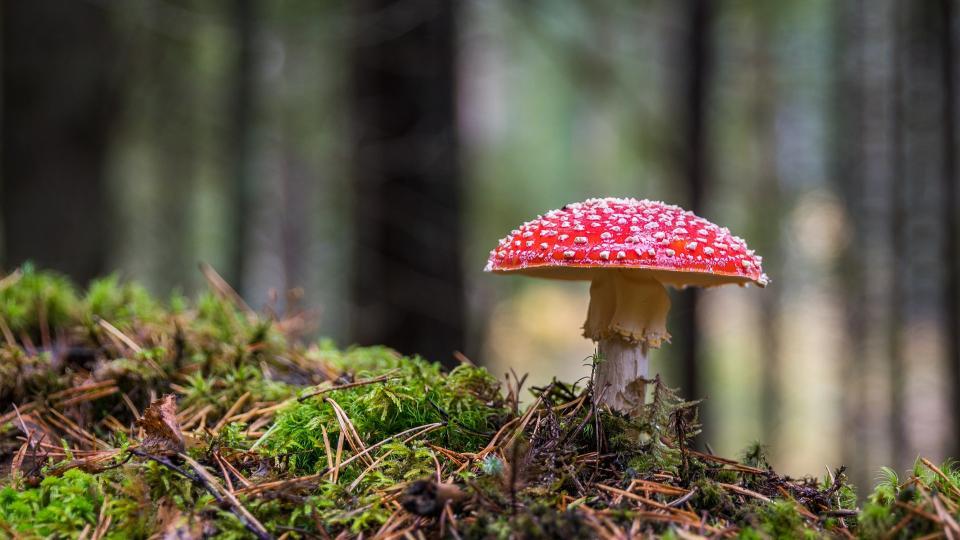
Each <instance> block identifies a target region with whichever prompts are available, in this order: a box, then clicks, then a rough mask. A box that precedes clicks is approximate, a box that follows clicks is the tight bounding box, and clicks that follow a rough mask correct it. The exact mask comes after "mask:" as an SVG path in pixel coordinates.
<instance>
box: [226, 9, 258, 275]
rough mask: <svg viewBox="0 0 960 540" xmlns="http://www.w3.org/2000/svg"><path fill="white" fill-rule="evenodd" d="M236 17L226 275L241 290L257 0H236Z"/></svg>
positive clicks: (249, 206)
mask: <svg viewBox="0 0 960 540" xmlns="http://www.w3.org/2000/svg"><path fill="white" fill-rule="evenodd" d="M231 7H232V13H231V15H232V20H233V30H234V43H235V46H236V51H235V56H234V59H233V61H234V71H233V84H232V85H231V86H230V95H229V96H228V99H229V100H230V101H231V103H232V122H233V126H232V127H233V129H232V132H231V140H230V159H231V163H230V165H229V167H230V168H231V172H232V178H231V185H230V187H229V189H230V190H231V194H232V201H233V204H232V206H233V208H232V209H231V211H232V220H233V222H232V227H231V232H232V235H231V238H233V246H232V253H231V254H230V257H231V264H230V267H229V268H227V269H226V271H225V276H226V278H227V281H229V282H230V284H231V285H233V286H234V287H236V289H237V290H238V291H240V293H241V294H243V293H244V292H246V291H245V289H244V277H245V273H246V271H247V259H246V257H247V254H248V253H247V252H248V250H249V249H250V223H251V221H252V219H253V201H252V200H251V199H252V198H253V185H252V184H253V171H252V170H251V168H252V166H253V149H254V141H253V116H254V112H253V109H254V103H255V101H256V82H255V77H254V74H255V73H256V57H255V49H254V47H255V40H256V32H257V27H256V13H255V12H256V2H255V0H233V3H232V4H231Z"/></svg>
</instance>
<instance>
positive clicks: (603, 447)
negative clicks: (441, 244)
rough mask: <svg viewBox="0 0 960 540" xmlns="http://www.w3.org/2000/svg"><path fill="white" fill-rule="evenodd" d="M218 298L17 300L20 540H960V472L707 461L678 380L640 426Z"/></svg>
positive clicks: (31, 285)
mask: <svg viewBox="0 0 960 540" xmlns="http://www.w3.org/2000/svg"><path fill="white" fill-rule="evenodd" d="M204 273H205V275H207V277H208V280H209V281H210V283H211V287H212V291H211V292H210V293H208V294H204V295H201V296H200V297H199V298H198V299H197V300H196V301H193V302H191V301H188V300H187V299H185V298H182V297H174V298H172V299H170V300H169V301H167V302H164V303H161V302H159V301H157V300H156V299H154V298H152V297H151V296H150V295H149V294H147V293H146V292H145V291H144V290H143V289H142V288H141V287H139V286H137V285H136V284H130V283H122V282H121V281H119V280H118V279H116V278H114V277H110V278H105V279H103V280H99V281H97V282H94V283H93V284H92V285H91V286H90V287H89V288H88V289H87V291H85V292H84V293H82V294H81V293H80V292H78V291H77V290H76V289H75V288H74V287H73V286H72V285H71V284H70V283H69V282H68V281H67V280H65V279H63V278H62V277H59V276H57V275H55V274H51V273H46V272H37V271H35V270H33V269H32V268H30V267H26V268H24V269H23V270H22V271H18V272H17V273H15V274H12V275H10V276H7V277H2V278H0V334H2V338H3V339H2V341H0V405H2V408H0V453H2V458H0V463H2V470H0V475H2V478H3V487H2V488H0V536H5V537H13V538H45V537H63V538H84V539H88V540H99V539H104V538H147V537H151V536H154V537H158V538H204V537H210V536H215V537H217V538H260V539H265V538H284V539H295V538H352V537H361V536H362V537H363V538H457V539H461V538H462V539H466V538H565V539H573V538H610V539H614V538H645V537H649V536H662V537H664V538H682V539H688V538H733V537H737V538H853V537H859V538H947V539H954V538H958V539H960V525H958V521H960V470H958V468H957V467H955V466H954V464H953V463H952V462H951V463H946V464H943V465H941V466H937V465H935V464H934V463H932V462H930V461H928V460H926V459H920V460H918V461H917V464H916V466H915V467H914V469H913V471H912V474H910V475H909V476H907V477H906V478H900V476H899V475H898V474H897V473H896V472H895V471H893V470H890V469H884V470H883V471H882V476H881V479H880V481H879V484H878V485H877V486H876V487H875V488H874V490H873V492H872V493H871V494H870V495H869V496H867V497H866V498H865V499H864V502H863V503H862V505H861V506H860V507H858V505H857V497H856V494H855V492H854V490H853V487H852V486H851V485H850V484H848V483H847V480H846V477H845V475H844V474H843V471H844V469H843V467H839V468H837V469H836V470H835V471H832V472H831V473H830V474H828V475H827V476H825V477H823V478H812V477H810V478H801V479H793V478H788V477H785V476H783V475H780V474H777V473H776V472H775V471H774V470H772V469H771V467H770V466H769V465H768V464H767V462H766V459H765V457H764V455H763V449H762V447H760V446H758V445H751V446H750V447H749V448H748V449H747V450H746V451H745V452H744V454H743V456H742V458H741V459H728V458H724V457H720V456H716V455H712V454H709V453H704V452H699V451H696V450H694V449H693V448H691V447H690V445H689V444H688V443H689V442H690V440H691V439H692V438H693V437H694V436H695V435H696V434H697V433H698V430H699V426H698V419H697V406H698V402H691V401H685V400H683V399H682V398H681V397H680V396H678V395H677V394H676V393H675V392H674V391H672V390H671V389H670V388H668V387H667V386H666V385H664V384H663V383H662V382H661V381H660V380H659V379H654V380H652V381H650V386H651V388H652V391H651V399H650V402H649V403H648V404H647V405H646V407H645V408H644V410H643V411H642V412H641V414H640V415H638V416H636V417H634V418H628V417H625V416H622V415H616V414H611V413H609V412H607V411H605V410H600V409H598V408H597V407H595V405H594V399H593V396H594V389H592V388H590V387H589V385H587V386H580V385H570V384H565V383H563V382H559V381H554V382H553V383H551V384H549V385H547V386H545V387H542V388H533V389H530V391H531V392H533V396H534V401H533V403H532V404H531V405H529V406H527V407H525V408H524V407H522V406H521V404H520V396H521V395H522V393H523V392H524V389H523V379H522V378H518V377H516V376H511V377H508V378H507V379H505V380H504V381H498V380H497V379H496V378H494V377H493V376H491V374H489V373H488V372H487V371H485V370H484V369H482V368H478V367H475V366H473V365H471V364H469V363H466V362H465V363H463V364H462V365H460V366H458V367H457V368H455V369H453V370H451V371H449V372H445V371H443V370H442V369H441V368H440V367H439V366H438V365H436V364H433V363H430V362H427V361H425V360H423V359H420V358H407V357H402V356H400V355H398V354H396V353H395V352H393V351H391V350H389V349H386V348H382V347H369V348H353V349H349V350H345V351H344V350H338V349H336V348H335V347H333V346H332V345H331V344H330V343H328V342H324V341H321V342H313V343H304V342H303V340H301V339H300V336H299V335H297V332H298V331H299V329H302V328H305V327H308V326H309V325H308V324H306V321H305V320H303V319H304V317H305V316H304V315H303V314H301V313H292V314H278V313H277V312H276V310H275V309H268V310H267V311H266V313H265V314H254V313H253V312H252V310H250V308H249V307H248V306H247V305H246V304H245V303H243V302H242V301H241V300H238V299H239V297H238V296H237V295H236V293H235V292H232V289H230V288H229V286H228V285H226V283H225V282H222V280H219V279H217V276H216V274H215V273H214V272H213V271H212V269H209V268H205V269H204Z"/></svg>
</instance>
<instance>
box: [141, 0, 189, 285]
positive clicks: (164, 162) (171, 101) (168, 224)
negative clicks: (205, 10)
mask: <svg viewBox="0 0 960 540" xmlns="http://www.w3.org/2000/svg"><path fill="white" fill-rule="evenodd" d="M151 9H153V10H161V9H164V7H163V6H162V5H160V4H155V5H152V8H151ZM152 15H153V16H154V17H156V18H157V19H158V20H162V18H161V16H160V15H159V14H157V13H153V14H152ZM188 28H190V27H188ZM191 30H192V31H193V34H187V33H176V34H174V33H160V32H157V33H153V34H152V35H151V39H150V42H149V49H148V57H149V58H150V60H151V71H150V72H149V77H150V80H151V81H152V83H151V85H150V87H151V91H152V96H151V107H152V110H151V114H152V117H151V119H150V120H151V122H150V128H149V129H150V130H152V133H148V136H149V137H150V141H151V142H152V143H153V155H152V158H153V160H154V167H155V170H156V174H157V179H158V181H159V182H158V185H157V188H156V189H157V194H158V197H157V201H156V203H157V208H158V209H159V212H158V216H157V219H158V223H157V225H158V226H159V229H158V231H157V233H156V236H155V238H156V245H155V246H154V249H155V250H156V255H157V259H156V264H157V266H156V268H155V270H154V275H155V283H156V284H157V287H158V289H159V290H161V291H169V290H171V289H174V288H180V289H181V290H189V289H190V288H189V286H188V285H189V283H190V282H191V281H193V280H194V279H197V277H198V273H197V270H196V260H195V254H196V249H195V247H196V246H195V244H194V240H195V236H194V235H193V230H194V224H193V219H194V213H193V201H194V199H195V197H194V191H193V190H194V189H195V187H196V180H197V165H198V161H199V155H198V154H199V152H200V148H199V146H200V145H199V136H198V133H199V122H198V115H199V108H198V107H197V101H198V100H197V96H196V87H195V85H194V77H192V76H191V74H192V73H193V70H192V69H191V64H193V62H194V55H195V53H196V50H195V39H196V36H195V34H196V33H197V30H196V29H193V28H191Z"/></svg>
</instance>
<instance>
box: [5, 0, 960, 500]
mask: <svg viewBox="0 0 960 540" xmlns="http://www.w3.org/2000/svg"><path fill="white" fill-rule="evenodd" d="M957 9H958V6H957V5H956V4H955V3H954V2H952V1H950V0H929V1H910V0H874V1H869V2H868V1H866V0H780V1H776V2H773V1H766V0H715V1H702V0H683V1H667V0H661V1H650V0H602V1H587V0H579V1H575V0H523V1H515V0H462V1H452V0H450V1H448V0H324V1H307V0H284V1H267V0H204V1H201V0H70V1H64V0H30V1H27V0H6V1H4V2H2V7H0V31H2V43H0V46H2V51H0V62H2V87H0V93H2V108H0V116H2V118H0V130H2V131H0V136H2V152H0V159H2V164H0V216H2V220H0V223H2V234H0V238H2V240H0V253H2V259H0V260H2V261H3V262H2V265H3V267H4V268H5V269H6V270H11V269H12V268H14V267H15V266H16V265H18V264H20V263H21V262H23V261H24V260H32V261H35V262H36V263H37V264H38V265H39V266H42V267H48V268H53V269H57V270H60V271H62V272H65V273H67V274H69V275H71V276H73V277H74V278H75V279H76V280H78V281H79V282H81V283H83V282H86V281H87V280H88V279H89V278H91V277H92V276H94V275H97V274H102V273H107V272H111V271H115V270H116V271H118V272H119V273H120V275H121V276H123V277H125V278H131V279H138V280H143V281H144V282H145V283H147V284H148V285H149V286H150V287H151V288H152V289H153V290H155V291H156V292H158V293H164V294H166V292H168V291H170V290H171V289H174V288H176V289H180V290H181V291H184V292H188V293H189V292H193V291H196V290H197V289H199V288H202V287H204V282H203V277H202V275H201V274H200V272H198V271H197V263H198V261H205V262H208V263H210V264H212V265H213V266H214V267H215V268H217V269H218V270H219V271H220V272H221V273H222V274H223V275H224V276H225V277H226V279H227V280H228V281H230V282H231V283H233V284H234V285H235V286H236V287H237V288H238V289H239V290H240V291H241V292H242V294H243V295H244V296H245V298H247V299H248V301H250V302H251V303H252V304H254V305H260V306H262V305H264V304H266V303H268V302H269V301H270V298H271V294H273V295H276V296H279V298H280V300H279V302H280V304H281V305H282V304H284V303H285V302H287V301H293V300H296V301H297V302H299V304H300V305H301V306H304V307H307V308H310V309H315V310H316V312H317V314H318V317H317V328H316V334H317V335H324V336H330V337H332V338H333V339H335V340H336V341H337V342H338V343H340V344H342V345H347V344H350V343H362V344H372V343H381V342H382V343H387V344H389V345H392V346H394V347H396V348H398V349H399V350H401V351H403V352H407V353H414V352H420V353H423V354H424V355H425V356H428V357H430V358H431V359H435V360H439V361H442V362H445V363H448V364H450V363H453V362H455V360H454V358H453V356H452V354H451V353H452V352H453V351H454V350H457V351H462V352H463V353H464V354H466V355H467V356H468V357H470V358H472V359H473V360H474V361H476V362H478V363H483V364H485V365H487V366H490V367H491V369H493V370H494V372H495V373H496V374H498V375H500V374H503V373H505V372H506V371H507V370H508V369H510V368H513V369H514V370H516V371H517V372H519V373H523V372H530V373H531V380H532V381H534V382H535V383H543V382H545V381H548V380H549V379H550V378H551V377H553V376H558V377H562V378H564V379H567V380H575V379H577V378H578V377H581V376H584V375H586V374H587V373H588V371H589V370H588V367H587V366H586V363H585V362H586V360H585V359H587V358H588V356H589V355H590V354H591V352H592V344H591V343H590V342H587V341H586V340H584V339H583V338H581V337H580V331H579V329H580V325H581V324H582V321H583V318H584V316H585V313H586V306H587V285H586V284H585V283H572V284H570V283H567V284H564V283H555V282H548V281H537V280H532V279H529V278H520V277H502V276H492V275H487V274H484V273H483V272H482V271H481V270H482V268H483V266H484V263H485V260H486V256H487V253H488V251H489V250H490V249H491V248H492V247H493V246H494V245H495V243H496V241H497V239H498V238H500V237H501V236H504V235H505V234H506V233H507V232H508V231H509V230H510V229H512V228H513V227H515V226H516V225H517V224H519V223H521V222H522V221H525V220H527V219H531V218H533V217H534V216H536V215H537V214H539V213H542V212H545V211H547V210H550V209H552V208H556V207H559V206H562V205H563V204H564V203H567V202H573V201H577V200H581V199H584V198H587V197H590V196H634V197H639V198H644V197H645V198H653V199H662V200H666V201H668V202H672V203H676V204H680V205H682V206H684V207H686V208H689V209H692V210H695V211H696V212H697V213H699V214H700V215H702V216H704V217H706V218H708V219H711V220H712V221H715V222H717V223H719V224H721V225H726V226H729V227H730V228H731V229H732V230H733V232H734V233H735V234H739V235H741V236H743V237H744V238H746V239H747V241H748V242H749V244H750V246H751V247H753V248H755V249H756V250H757V252H758V253H760V254H762V255H763V256H764V266H765V270H766V271H767V273H768V274H769V275H770V276H771V278H772V279H773V283H772V285H771V286H770V287H767V288H766V289H765V290H759V289H754V288H750V289H738V288H735V287H734V288H721V289H714V290H708V291H699V292H693V291H684V292H680V293H674V309H673V311H672V315H671V316H672V321H671V330H672V331H673V333H674V340H673V344H672V345H669V346H667V347H665V348H664V349H662V350H660V351H657V352H656V353H655V357H654V366H655V369H657V370H659V371H661V372H663V373H665V374H666V376H667V377H668V379H669V380H670V381H671V382H672V383H674V384H676V385H680V386H682V387H683V388H684V390H685V392H687V395H690V396H708V397H709V399H708V401H707V402H706V404H705V405H704V411H703V413H704V416H705V417H706V421H707V424H708V429H707V432H706V433H705V435H704V437H703V438H702V441H704V442H707V443H709V444H710V445H711V446H712V448H713V449H715V450H716V451H717V452H722V453H726V454H735V453H736V452H738V451H739V450H740V449H741V448H743V447H744V446H745V445H746V444H747V443H749V442H751V441H753V440H759V441H763V442H764V443H766V444H768V445H769V447H770V450H771V459H772V463H773V464H774V465H775V466H776V467H777V468H778V469H783V470H785V471H786V472H788V473H791V474H804V473H813V474H818V473H820V472H822V471H823V468H824V466H828V467H833V466H836V465H839V464H847V465H849V466H850V467H851V474H852V476H853V478H854V480H855V481H856V482H858V483H859V484H860V485H861V486H864V487H865V486H866V485H868V484H871V483H872V481H873V478H874V476H875V474H876V471H877V468H878V467H879V466H880V465H881V464H891V465H896V466H897V467H898V468H903V467H906V466H907V465H908V464H909V463H911V461H912V460H913V458H914V457H915V456H916V455H918V454H924V455H926V456H928V457H930V458H932V459H933V460H934V461H939V460H940V459H942V458H943V457H945V456H947V455H953V456H960V428H958V426H960V357H958V313H960V311H958V294H960V293H958V288H957V283H958V278H960V271H958V263H960V255H958V251H957V250H958V241H957V234H958V223H957V212H958V210H960V208H958V202H957V167H958V164H957V145H958V141H957V127H956V126H957V73H956V72H957V67H958V60H957V54H958V53H957V47H958V43H957V31H958V30H957V17H958V16H957ZM291 289H294V290H295V291H294V293H292V294H285V291H288V290H291ZM271 291H279V293H277V292H273V293H271Z"/></svg>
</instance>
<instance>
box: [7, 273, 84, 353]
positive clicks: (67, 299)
mask: <svg viewBox="0 0 960 540" xmlns="http://www.w3.org/2000/svg"><path fill="white" fill-rule="evenodd" d="M21 272H22V275H21V276H20V279H19V280H17V281H16V283H14V284H12V285H10V286H8V287H7V288H5V289H3V290H0V317H3V319H4V321H5V322H6V323H7V326H8V327H9V328H10V331H12V332H13V334H14V335H15V336H17V337H19V336H20V335H21V334H26V335H28V336H30V337H31V338H34V339H35V338H36V337H37V336H38V335H39V334H40V332H41V326H46V328H45V329H43V331H46V330H49V329H50V328H56V327H62V326H66V325H68V324H69V322H70V321H71V320H74V319H75V318H76V316H77V314H78V311H79V308H80V306H79V300H78V299H77V293H76V291H75V289H74V288H73V285H72V284H71V283H70V281H69V280H68V279H67V278H66V277H64V276H61V275H60V274H56V273H53V272H38V271H37V270H35V269H34V267H33V265H31V264H25V265H23V267H22V268H21Z"/></svg>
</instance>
